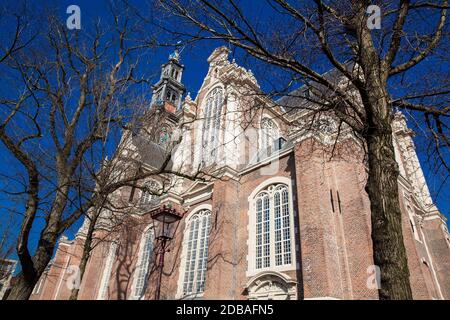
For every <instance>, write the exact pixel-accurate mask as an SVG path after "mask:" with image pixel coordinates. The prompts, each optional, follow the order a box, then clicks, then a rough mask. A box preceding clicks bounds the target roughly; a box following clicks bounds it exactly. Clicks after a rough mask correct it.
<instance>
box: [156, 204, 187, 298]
mask: <svg viewBox="0 0 450 320" xmlns="http://www.w3.org/2000/svg"><path fill="white" fill-rule="evenodd" d="M150 216H151V217H152V219H153V222H154V226H155V235H156V237H155V239H156V240H157V241H158V251H157V254H158V255H159V265H158V267H159V276H158V283H157V286H156V292H155V300H159V298H160V293H161V280H162V274H163V268H164V255H165V253H166V247H167V242H168V241H170V240H172V239H173V236H174V234H175V230H176V227H177V225H178V222H179V221H180V220H181V218H182V217H183V214H182V213H180V212H179V211H177V210H176V209H175V208H174V207H173V205H172V204H164V205H162V206H161V207H159V208H157V209H155V210H153V211H151V212H150Z"/></svg>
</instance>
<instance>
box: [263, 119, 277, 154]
mask: <svg viewBox="0 0 450 320" xmlns="http://www.w3.org/2000/svg"><path fill="white" fill-rule="evenodd" d="M279 137H280V132H279V130H278V126H277V125H276V124H275V122H273V120H272V119H269V118H263V119H262V120H261V148H262V149H263V150H268V149H269V148H271V149H273V148H274V145H275V139H278V138H279Z"/></svg>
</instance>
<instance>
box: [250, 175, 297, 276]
mask: <svg viewBox="0 0 450 320" xmlns="http://www.w3.org/2000/svg"><path fill="white" fill-rule="evenodd" d="M256 192H257V193H256V195H253V194H252V195H251V196H250V198H249V200H250V201H251V208H253V210H251V211H250V219H249V221H250V222H249V223H250V229H249V230H250V241H249V246H250V248H249V250H248V252H249V272H250V273H253V274H256V273H258V272H260V271H262V270H278V271H281V270H284V269H286V270H290V269H292V267H293V266H294V261H295V259H294V248H295V246H294V220H293V209H292V200H291V198H292V196H291V191H290V187H289V186H288V184H286V183H270V184H267V187H265V188H263V189H262V190H259V191H256ZM294 267H295V266H294Z"/></svg>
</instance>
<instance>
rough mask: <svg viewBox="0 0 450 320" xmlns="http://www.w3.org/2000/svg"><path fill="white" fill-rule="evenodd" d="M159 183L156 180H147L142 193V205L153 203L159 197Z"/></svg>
mask: <svg viewBox="0 0 450 320" xmlns="http://www.w3.org/2000/svg"><path fill="white" fill-rule="evenodd" d="M158 189H159V185H158V183H157V182H156V181H154V180H151V181H149V182H147V183H146V184H145V186H144V189H143V190H142V193H141V199H140V204H141V206H146V205H151V204H152V203H154V202H155V201H156V200H157V199H158V195H157V192H158Z"/></svg>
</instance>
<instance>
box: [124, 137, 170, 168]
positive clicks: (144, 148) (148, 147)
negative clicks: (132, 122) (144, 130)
mask: <svg viewBox="0 0 450 320" xmlns="http://www.w3.org/2000/svg"><path fill="white" fill-rule="evenodd" d="M132 141H133V145H134V146H136V148H137V151H138V154H139V156H140V160H141V161H142V163H144V164H146V165H148V166H150V167H152V168H157V169H159V168H160V167H161V166H162V165H163V163H164V161H165V160H166V158H167V156H168V151H167V150H166V149H164V148H163V147H161V146H160V145H158V144H157V143H155V142H153V141H151V140H150V139H149V138H147V137H144V136H143V135H142V134H136V135H133V136H132ZM171 165H172V162H171V161H170V162H169V164H168V167H170V166H171Z"/></svg>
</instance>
